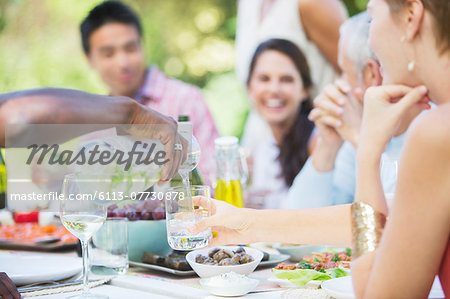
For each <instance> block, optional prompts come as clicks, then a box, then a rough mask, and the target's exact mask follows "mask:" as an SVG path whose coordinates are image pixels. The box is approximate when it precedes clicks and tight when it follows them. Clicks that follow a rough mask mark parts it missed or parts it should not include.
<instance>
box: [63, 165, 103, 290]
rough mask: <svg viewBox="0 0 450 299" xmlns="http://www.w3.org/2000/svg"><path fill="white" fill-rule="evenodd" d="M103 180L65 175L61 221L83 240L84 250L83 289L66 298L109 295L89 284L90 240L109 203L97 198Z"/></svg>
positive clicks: (78, 175) (98, 227)
mask: <svg viewBox="0 0 450 299" xmlns="http://www.w3.org/2000/svg"><path fill="white" fill-rule="evenodd" d="M104 182H105V180H104V178H100V177H93V176H87V175H81V174H68V175H66V176H65V177H64V181H63V186H62V194H63V195H64V199H63V200H61V202H60V215H61V221H62V223H63V225H64V226H65V227H66V228H67V229H68V230H69V231H70V232H71V233H72V234H73V235H74V236H76V237H77V238H78V239H79V240H80V242H81V246H82V252H83V292H82V293H81V294H79V295H74V296H70V297H67V298H71V299H75V298H102V299H104V298H108V296H104V295H98V294H92V293H90V292H89V285H88V272H89V264H88V242H89V240H90V239H91V237H92V236H93V235H94V234H95V233H96V232H97V231H98V230H99V229H100V227H101V226H102V225H103V223H104V222H105V220H106V213H107V205H106V203H103V202H102V201H101V200H99V198H98V195H99V192H98V190H101V188H102V183H104ZM97 186H98V189H97Z"/></svg>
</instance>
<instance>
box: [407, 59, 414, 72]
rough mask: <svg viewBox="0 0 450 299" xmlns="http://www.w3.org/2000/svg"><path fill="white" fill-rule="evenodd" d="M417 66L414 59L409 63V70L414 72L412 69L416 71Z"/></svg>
mask: <svg viewBox="0 0 450 299" xmlns="http://www.w3.org/2000/svg"><path fill="white" fill-rule="evenodd" d="M415 66H416V62H415V61H414V60H413V61H410V62H409V63H408V71H410V72H412V71H414V67H415Z"/></svg>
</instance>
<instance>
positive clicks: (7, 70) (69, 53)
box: [0, 0, 367, 136]
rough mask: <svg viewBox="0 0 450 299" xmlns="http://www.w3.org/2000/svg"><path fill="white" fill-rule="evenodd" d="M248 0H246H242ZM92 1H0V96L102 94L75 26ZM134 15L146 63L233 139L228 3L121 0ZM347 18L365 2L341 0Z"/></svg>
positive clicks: (236, 101) (239, 107)
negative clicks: (193, 98)
mask: <svg viewBox="0 0 450 299" xmlns="http://www.w3.org/2000/svg"><path fill="white" fill-rule="evenodd" d="M244 1H249V0H244ZM100 2H101V1H98V0H83V1H80V0H0V45H1V47H0V92H1V93H3V92H9V91H13V90H19V89H28V88H37V87H44V86H51V87H64V88H74V89H80V90H84V91H88V92H93V93H100V94H106V93H107V88H106V86H105V85H104V84H103V83H102V82H101V80H100V78H99V77H98V76H97V75H96V73H95V72H94V71H92V70H91V69H90V68H89V66H88V64H87V62H86V59H85V57H84V54H83V52H82V49H81V43H80V37H79V32H78V26H79V23H80V21H81V20H82V19H83V18H84V17H85V16H86V14H87V13H88V12H89V10H90V9H91V8H92V7H94V6H95V5H97V4H98V3H100ZM124 2H125V3H128V4H129V5H131V6H132V7H133V8H134V9H135V10H136V11H137V12H138V13H139V15H140V16H141V20H142V23H143V27H144V44H145V49H146V54H147V60H148V63H149V64H156V65H158V66H159V67H160V68H161V69H162V70H164V71H165V72H166V73H167V74H168V75H170V76H173V77H176V78H179V79H181V80H183V81H186V82H189V83H192V84H195V85H198V86H200V87H201V88H202V89H203V90H204V93H205V96H206V99H207V102H208V105H209V107H210V109H211V111H212V113H213V116H214V119H215V121H216V124H217V126H218V129H219V131H220V133H221V134H223V135H236V136H240V134H241V132H242V128H243V124H244V122H245V118H246V115H247V112H248V109H249V104H248V101H247V99H246V96H245V91H244V90H243V88H242V87H241V86H240V85H239V83H238V82H237V80H236V78H235V76H234V74H233V68H234V38H235V29H236V1H235V0H126V1H124ZM344 3H345V4H346V6H347V8H348V11H349V14H350V15H353V14H355V13H357V12H359V11H361V10H363V9H364V8H365V5H366V4H367V0H345V1H344Z"/></svg>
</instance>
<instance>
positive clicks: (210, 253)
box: [186, 246, 264, 278]
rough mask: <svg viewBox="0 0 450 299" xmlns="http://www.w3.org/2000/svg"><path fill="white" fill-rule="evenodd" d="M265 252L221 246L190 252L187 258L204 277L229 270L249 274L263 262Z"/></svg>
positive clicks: (249, 248)
mask: <svg viewBox="0 0 450 299" xmlns="http://www.w3.org/2000/svg"><path fill="white" fill-rule="evenodd" d="M263 256H264V254H263V253H262V252H261V251H259V250H258V249H255V248H251V247H241V246H219V247H215V248H203V249H197V250H194V251H191V252H189V253H188V254H187V255H186V260H187V262H188V263H189V265H190V266H191V267H192V269H193V270H194V271H195V273H197V275H198V276H200V277H202V278H208V277H213V276H216V275H220V274H223V273H228V272H235V273H237V274H242V275H248V274H250V273H252V272H253V271H254V270H255V268H256V267H257V266H258V264H259V263H260V262H261V260H262V258H263Z"/></svg>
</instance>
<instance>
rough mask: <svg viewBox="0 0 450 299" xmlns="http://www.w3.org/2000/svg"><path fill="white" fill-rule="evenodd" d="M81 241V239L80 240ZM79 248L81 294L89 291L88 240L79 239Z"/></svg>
mask: <svg viewBox="0 0 450 299" xmlns="http://www.w3.org/2000/svg"><path fill="white" fill-rule="evenodd" d="M80 241H81V240H80ZM81 248H82V253H83V294H88V293H89V280H88V274H89V253H88V241H81Z"/></svg>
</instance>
